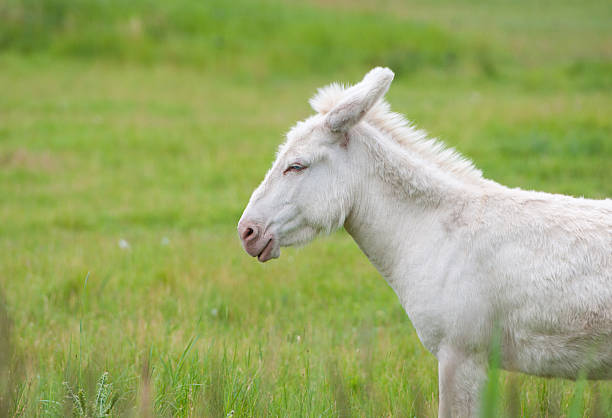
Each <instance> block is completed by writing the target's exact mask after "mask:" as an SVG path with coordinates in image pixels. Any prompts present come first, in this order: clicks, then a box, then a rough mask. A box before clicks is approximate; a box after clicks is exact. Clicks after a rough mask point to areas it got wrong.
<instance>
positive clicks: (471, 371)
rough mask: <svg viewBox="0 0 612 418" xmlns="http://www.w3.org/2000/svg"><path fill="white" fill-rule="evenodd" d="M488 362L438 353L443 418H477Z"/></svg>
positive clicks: (450, 353)
mask: <svg viewBox="0 0 612 418" xmlns="http://www.w3.org/2000/svg"><path fill="white" fill-rule="evenodd" d="M486 364H487V363H486V361H483V359H481V358H479V357H477V356H473V355H470V356H468V355H465V354H463V353H461V352H457V351H454V350H452V349H451V350H449V349H443V350H440V353H439V354H438V380H439V392H440V403H439V408H438V416H439V417H440V418H451V417H452V418H464V417H465V418H468V417H477V416H478V413H479V407H480V394H481V391H482V388H483V384H484V382H485V381H486V378H487V367H486Z"/></svg>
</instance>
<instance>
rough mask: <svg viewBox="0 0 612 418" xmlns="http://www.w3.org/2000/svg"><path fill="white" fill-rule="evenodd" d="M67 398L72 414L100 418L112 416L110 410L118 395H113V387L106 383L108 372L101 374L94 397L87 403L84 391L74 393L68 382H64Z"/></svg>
mask: <svg viewBox="0 0 612 418" xmlns="http://www.w3.org/2000/svg"><path fill="white" fill-rule="evenodd" d="M64 386H65V387H66V392H67V394H68V397H69V398H70V400H71V401H72V404H73V408H74V409H73V414H74V415H75V416H78V417H92V418H102V417H108V416H111V415H112V409H113V407H114V406H115V404H116V403H117V400H118V399H119V394H117V393H113V385H112V383H110V382H109V381H108V372H104V373H102V376H100V379H99V380H98V384H97V387H96V397H95V399H94V400H93V401H92V402H87V395H86V394H85V390H84V389H82V388H80V389H79V390H78V391H77V392H76V393H74V391H73V390H72V388H71V387H70V385H69V384H68V382H64Z"/></svg>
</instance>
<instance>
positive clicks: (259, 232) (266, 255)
mask: <svg viewBox="0 0 612 418" xmlns="http://www.w3.org/2000/svg"><path fill="white" fill-rule="evenodd" d="M238 236H240V240H241V241H242V246H243V247H244V250H245V251H246V252H247V253H248V254H249V255H250V256H252V257H257V259H258V260H259V261H262V262H263V261H268V260H269V259H270V258H275V257H278V255H275V253H274V248H275V246H276V241H275V239H274V236H273V234H271V233H270V232H269V231H268V232H266V231H264V228H263V227H262V225H261V224H259V223H257V222H253V221H251V220H248V219H243V220H242V221H240V223H239V224H238Z"/></svg>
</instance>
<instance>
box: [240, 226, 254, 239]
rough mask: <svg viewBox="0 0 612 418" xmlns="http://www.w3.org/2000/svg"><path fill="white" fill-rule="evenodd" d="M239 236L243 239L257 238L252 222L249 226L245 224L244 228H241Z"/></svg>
mask: <svg viewBox="0 0 612 418" xmlns="http://www.w3.org/2000/svg"><path fill="white" fill-rule="evenodd" d="M240 238H242V240H243V241H247V240H253V239H255V238H257V227H256V226H253V225H252V224H251V226H246V225H245V228H244V229H243V230H242V233H241V234H240Z"/></svg>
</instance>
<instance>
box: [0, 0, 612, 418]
mask: <svg viewBox="0 0 612 418" xmlns="http://www.w3.org/2000/svg"><path fill="white" fill-rule="evenodd" d="M611 23H612V3H610V2H609V1H604V0H602V1H600V0H585V1H581V2H577V1H565V0H560V1H548V0H543V1H534V0H516V1H512V2H510V1H501V0H493V1H477V0H473V1H470V0H460V1H452V0H433V1H426V0H416V1H400V0H386V1H381V2H376V3H374V2H371V1H365V0H354V1H349V0H335V1H324V0H313V1H306V0H295V1H290V0H266V1H261V2H258V1H251V0H235V1H221V0H210V1H195V0H194V1H191V0H176V1H172V2H169V1H168V2H163V1H156V0H132V1H129V2H127V1H120V0H3V1H1V2H0V293H1V294H2V299H1V302H0V307H1V309H0V415H2V416H5V415H22V416H36V415H40V416H64V415H70V414H74V415H77V416H102V415H103V413H107V412H108V413H110V414H113V415H128V416H130V415H133V416H204V415H208V416H233V415H235V416H270V415H273V416H433V415H434V414H435V411H437V371H436V362H435V359H434V358H433V356H431V355H430V354H429V353H428V352H427V351H426V350H425V349H424V348H423V347H422V346H421V344H420V342H419V341H418V338H417V337H416V334H415V332H414V330H413V329H412V326H411V325H410V322H409V320H408V318H407V317H406V315H405V313H404V312H403V309H402V308H401V306H400V305H399V302H398V301H397V299H396V297H395V295H394V294H393V292H392V291H391V289H390V288H388V286H387V285H386V283H385V282H384V280H383V279H382V278H380V276H379V275H378V274H377V273H376V271H375V270H374V269H373V268H372V267H371V266H370V265H369V263H368V261H367V260H366V258H365V256H363V255H362V254H361V253H360V251H359V250H358V248H357V247H356V245H355V244H354V243H353V242H352V241H351V239H350V237H348V236H347V234H346V233H344V232H343V231H339V232H338V233H336V234H333V235H332V236H330V237H327V238H323V239H320V240H318V241H317V242H315V243H313V244H311V245H310V246H308V247H306V248H303V249H287V250H284V251H283V254H282V256H281V258H280V259H279V260H276V261H273V262H271V263H267V264H265V265H261V264H259V263H257V262H256V261H254V260H253V259H251V258H250V257H248V256H247V255H246V254H245V253H244V252H243V251H242V249H241V246H240V243H239V241H238V238H237V235H236V232H235V228H236V223H237V221H238V219H239V217H240V214H241V212H242V210H243V208H244V206H245V205H246V203H247V200H248V198H249V196H250V194H251V192H252V190H253V189H254V187H256V186H257V184H258V183H259V181H261V179H262V178H263V176H264V174H265V172H266V170H267V169H268V167H269V166H270V164H271V162H272V160H273V159H274V153H275V150H276V148H277V146H278V144H279V143H281V142H282V141H283V137H284V133H285V132H286V131H287V130H288V129H289V128H290V127H291V126H292V125H293V124H294V123H295V122H296V121H297V120H301V119H304V118H305V117H307V116H308V115H309V114H311V113H312V111H311V110H310V108H309V106H308V104H307V99H308V98H309V97H311V95H312V94H313V93H314V92H315V91H316V89H317V88H318V87H321V86H323V85H325V84H328V83H330V82H332V81H340V82H345V83H353V82H356V81H358V80H360V79H361V77H362V76H363V74H364V73H365V72H367V71H368V70H369V69H370V68H371V67H373V66H376V65H382V66H388V67H390V68H391V69H393V70H394V71H395V73H396V78H395V81H394V83H393V85H392V87H391V90H390V92H389V94H388V95H387V98H388V100H389V102H390V103H391V105H392V107H393V109H394V110H395V111H397V112H400V113H403V114H405V115H406V116H407V117H408V118H409V119H410V120H412V121H414V122H415V124H416V125H417V126H419V127H421V128H424V129H426V130H428V131H429V132H430V134H431V135H432V136H435V137H439V138H441V139H442V140H444V141H445V142H446V143H447V144H449V145H451V146H454V147H456V148H457V149H458V150H459V151H460V152H461V153H463V154H464V155H466V156H467V157H469V158H471V159H473V160H474V162H475V164H476V165H477V166H478V167H479V168H481V169H482V170H483V171H484V174H485V176H486V177H489V178H492V179H494V180H496V181H499V182H501V183H504V184H507V185H509V186H513V187H521V188H526V189H540V190H544V191H548V192H555V193H566V194H571V195H574V196H586V197H591V198H605V197H612V181H611V173H612V117H611V115H612V94H611V93H612V24H611ZM491 385H492V386H491V387H490V388H489V392H488V393H490V394H493V395H492V396H490V397H488V398H487V399H489V400H488V401H487V405H486V408H488V409H487V411H489V412H488V413H489V414H490V415H491V416H499V415H501V414H502V413H507V414H508V415H509V416H612V386H611V383H606V382H599V383H591V382H589V383H586V382H580V383H578V384H576V385H575V384H573V383H569V382H565V381H561V380H545V379H537V378H532V377H525V376H520V375H514V374H509V373H504V372H501V373H495V374H494V375H492V377H491Z"/></svg>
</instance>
